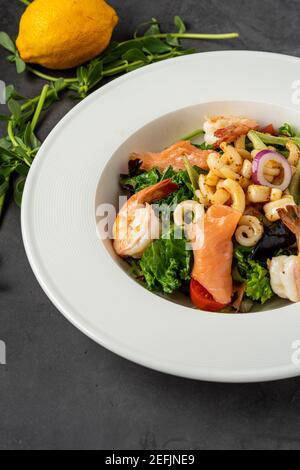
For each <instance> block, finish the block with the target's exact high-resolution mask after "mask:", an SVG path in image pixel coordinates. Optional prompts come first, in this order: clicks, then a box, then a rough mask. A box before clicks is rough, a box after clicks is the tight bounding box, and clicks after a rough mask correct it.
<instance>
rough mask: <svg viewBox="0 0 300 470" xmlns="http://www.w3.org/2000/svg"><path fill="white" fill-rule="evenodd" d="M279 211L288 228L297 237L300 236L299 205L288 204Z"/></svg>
mask: <svg viewBox="0 0 300 470" xmlns="http://www.w3.org/2000/svg"><path fill="white" fill-rule="evenodd" d="M277 212H278V214H279V216H280V218H281V220H282V222H283V223H284V224H285V225H286V226H287V227H288V229H290V231H291V232H293V233H294V234H295V235H296V236H297V237H300V208H299V207H298V206H287V207H286V208H285V209H278V211H277Z"/></svg>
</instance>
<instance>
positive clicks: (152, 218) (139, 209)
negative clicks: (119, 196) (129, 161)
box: [113, 179, 178, 259]
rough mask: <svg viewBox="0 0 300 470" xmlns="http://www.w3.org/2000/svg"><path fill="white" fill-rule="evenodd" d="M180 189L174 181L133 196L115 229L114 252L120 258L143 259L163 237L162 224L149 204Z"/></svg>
mask: <svg viewBox="0 0 300 470" xmlns="http://www.w3.org/2000/svg"><path fill="white" fill-rule="evenodd" d="M177 189H178V186H177V184H175V183H173V182H172V180H171V179H167V180H164V181H161V182H160V183H157V184H155V185H154V186H150V187H149V188H145V189H143V190H142V191H139V192H138V193H136V194H135V195H134V196H132V197H131V198H130V199H129V200H128V201H127V202H126V204H125V205H124V206H123V207H122V209H121V210H120V212H119V213H118V215H117V218H116V221H115V223H114V227H113V238H114V242H113V245H114V249H115V252H116V253H117V254H118V255H119V256H121V257H127V256H131V257H133V258H137V259H138V258H141V257H142V255H143V253H144V251H145V250H146V249H147V248H148V247H149V245H150V244H151V242H152V241H153V240H155V239H157V238H159V235H160V220H159V218H158V217H157V216H156V214H155V212H154V210H153V208H152V207H151V205H150V204H149V203H151V202H155V201H158V200H160V199H163V198H165V197H167V196H169V194H171V193H173V192H174V191H176V190H177Z"/></svg>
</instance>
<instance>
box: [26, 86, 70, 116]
mask: <svg viewBox="0 0 300 470" xmlns="http://www.w3.org/2000/svg"><path fill="white" fill-rule="evenodd" d="M64 88H67V83H64V84H63V85H62V86H61V91H62V90H63V89H64ZM54 93H55V90H53V89H50V90H48V92H47V96H46V98H50V97H51V96H52V95H53V94H54ZM40 97H41V95H38V96H35V97H34V98H32V99H31V100H28V101H26V103H24V104H23V105H22V106H21V110H22V111H26V109H28V108H31V107H32V106H34V105H35V104H36V103H38V101H39V100H40Z"/></svg>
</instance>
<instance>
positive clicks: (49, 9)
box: [16, 0, 118, 69]
mask: <svg viewBox="0 0 300 470" xmlns="http://www.w3.org/2000/svg"><path fill="white" fill-rule="evenodd" d="M117 23H118V15H117V13H116V11H115V10H114V9H113V8H112V7H111V6H110V5H108V4H107V3H106V2H105V1H104V0H51V2H50V1H49V0H34V1H33V2H32V3H31V4H30V5H29V6H28V8H27V9H26V10H25V12H24V14H23V16H22V18H21V22H20V30H19V36H18V38H17V42H16V44H17V48H18V50H19V53H20V56H21V58H22V59H23V60H24V61H25V62H28V63H35V64H40V65H43V66H44V67H47V68H50V69H67V68H72V67H76V66H78V65H80V64H83V63H84V62H87V61H88V60H90V59H93V58H94V57H96V56H97V55H98V54H100V53H101V52H102V51H103V50H104V49H105V48H106V47H107V46H108V44H109V42H110V40H111V36H112V33H113V30H114V28H115V26H116V25H117Z"/></svg>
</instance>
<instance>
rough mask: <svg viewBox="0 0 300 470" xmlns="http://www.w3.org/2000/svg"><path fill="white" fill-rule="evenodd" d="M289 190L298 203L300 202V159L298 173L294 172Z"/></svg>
mask: <svg viewBox="0 0 300 470" xmlns="http://www.w3.org/2000/svg"><path fill="white" fill-rule="evenodd" d="M289 191H290V194H291V196H293V198H294V201H295V202H296V204H298V205H299V204H300V161H299V162H298V165H297V169H296V173H295V174H294V176H293V178H292V181H291V184H290V187H289Z"/></svg>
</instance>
